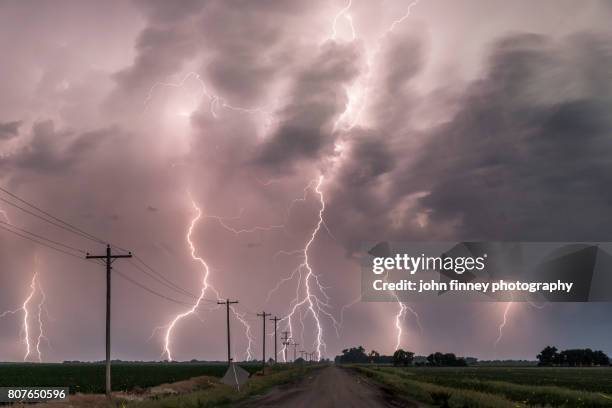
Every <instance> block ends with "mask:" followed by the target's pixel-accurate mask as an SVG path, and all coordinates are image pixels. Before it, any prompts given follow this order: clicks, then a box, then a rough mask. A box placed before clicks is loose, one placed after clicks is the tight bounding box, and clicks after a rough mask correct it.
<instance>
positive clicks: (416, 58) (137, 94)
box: [0, 0, 612, 361]
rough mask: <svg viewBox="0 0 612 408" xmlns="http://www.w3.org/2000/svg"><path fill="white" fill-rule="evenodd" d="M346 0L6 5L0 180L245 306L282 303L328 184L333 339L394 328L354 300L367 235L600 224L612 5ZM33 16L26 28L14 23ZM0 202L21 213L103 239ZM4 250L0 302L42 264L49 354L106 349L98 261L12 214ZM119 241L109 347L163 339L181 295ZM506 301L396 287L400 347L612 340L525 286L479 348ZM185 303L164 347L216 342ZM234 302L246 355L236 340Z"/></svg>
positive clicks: (604, 226) (325, 275)
mask: <svg viewBox="0 0 612 408" xmlns="http://www.w3.org/2000/svg"><path fill="white" fill-rule="evenodd" d="M485 3H486V7H484V6H485ZM345 6H346V3H345V2H327V1H313V2H303V1H277V0H264V1H258V2H244V1H238V0H224V1H221V0H210V1H182V2H168V1H134V2H127V1H114V2H110V3H108V4H106V3H105V4H104V5H103V6H102V5H100V4H98V3H97V2H87V1H85V2H82V1H79V2H76V1H68V0H65V1H60V2H53V3H50V2H49V3H40V2H37V3H34V2H28V1H19V2H18V1H8V2H4V3H3V4H2V5H1V6H0V34H1V35H0V45H1V46H2V49H3V55H4V56H5V58H4V63H3V64H2V66H1V67H0V75H2V77H3V78H4V79H5V81H3V93H4V94H3V95H4V97H3V100H2V101H0V118H3V120H2V121H0V183H1V184H2V186H3V187H6V188H8V189H10V190H11V191H14V192H15V193H17V194H19V195H20V196H22V197H24V198H25V199H27V200H30V201H32V202H34V203H37V204H38V205H40V206H41V208H45V209H46V210H48V211H50V212H51V213H52V214H54V215H57V216H58V217H61V218H62V219H66V220H67V221H69V222H70V223H74V224H75V225H78V226H79V227H80V228H83V229H84V230H86V231H91V232H92V233H93V234H95V235H96V236H97V237H101V238H102V240H103V241H106V240H109V241H111V242H113V243H116V244H117V245H119V246H121V247H124V248H128V249H130V250H132V251H133V252H134V253H135V254H138V256H139V257H140V258H142V259H143V260H145V262H146V263H147V265H150V266H153V268H154V269H155V270H156V271H159V272H161V273H163V276H164V277H166V278H167V279H170V280H171V281H172V282H175V283H176V284H178V285H180V286H181V287H183V288H188V289H189V291H191V292H198V291H199V288H200V285H201V284H202V277H203V273H204V269H202V264H201V263H200V262H199V261H198V260H197V259H195V260H194V258H193V256H196V257H200V258H202V259H205V260H206V262H207V265H209V266H210V275H209V283H210V284H211V285H212V286H214V287H215V288H216V290H217V291H218V293H219V295H220V296H222V297H232V298H237V299H239V300H240V304H239V305H238V306H239V307H238V306H237V308H238V310H240V312H243V313H245V316H246V319H247V320H249V321H250V322H251V323H252V324H256V322H257V321H258V320H255V318H254V317H253V316H252V315H253V312H256V311H260V310H261V309H262V308H266V311H267V312H269V311H271V312H273V313H275V314H278V315H279V316H283V315H286V314H287V313H288V312H289V311H290V305H292V304H294V303H295V302H294V303H292V301H293V299H294V296H295V294H296V290H298V289H296V285H297V282H298V279H302V277H301V276H300V278H297V276H298V275H299V274H296V273H295V272H294V271H296V268H297V267H299V265H300V263H301V262H302V253H301V252H300V250H303V248H304V247H305V245H307V243H308V242H310V241H309V240H310V239H311V237H312V235H311V234H312V232H313V231H314V230H315V228H316V227H317V225H318V214H319V211H320V210H321V209H322V207H321V198H322V199H323V201H324V204H325V210H324V212H323V219H324V224H321V228H320V230H319V232H318V234H317V235H316V237H315V239H314V240H313V241H312V243H311V245H310V246H309V261H310V262H311V267H312V269H313V271H315V273H317V275H318V278H319V279H320V282H321V283H322V285H323V286H325V287H327V288H329V289H328V294H329V295H330V300H329V304H330V309H329V311H330V313H331V314H332V315H333V316H335V317H336V318H337V319H338V320H342V323H343V324H342V327H341V328H338V335H336V330H335V329H336V328H335V327H334V324H333V322H332V321H331V320H330V319H328V318H327V317H325V318H323V319H322V321H323V327H324V338H325V340H326V343H327V349H326V350H324V355H325V356H328V357H333V355H334V354H335V353H337V352H339V351H340V350H341V349H343V348H345V347H347V346H353V345H359V344H362V345H364V346H365V347H367V348H368V349H371V348H375V349H376V350H379V351H381V352H384V353H387V352H391V351H393V350H392V349H393V347H394V346H395V341H396V331H395V315H396V313H397V309H398V305H397V304H395V303H359V302H354V301H355V299H358V298H359V291H360V281H359V265H358V263H357V262H356V261H355V258H354V256H355V255H356V253H357V251H358V250H359V249H360V248H361V247H362V244H363V243H364V242H371V241H381V240H386V241H410V240H424V241H435V240H477V239H478V240H520V241H530V240H540V241H547V240H549V241H553V240H555V241H556V240H569V241H577V240H587V241H597V240H609V239H610V238H611V237H610V231H611V230H612V229H611V227H612V224H611V223H612V221H610V220H609V218H610V217H609V216H608V215H609V213H610V210H611V206H612V193H610V188H609V186H610V181H612V180H610V178H611V177H612V176H611V174H612V171H611V170H612V168H611V167H612V142H611V140H612V139H610V136H611V133H612V132H611V131H612V117H611V114H610V109H609V107H610V106H611V102H612V81H611V79H612V68H611V67H612V39H611V37H610V35H611V32H610V30H609V18H610V16H611V13H612V9H610V8H609V7H608V6H607V5H606V3H605V2H599V1H597V0H593V1H586V2H581V3H580V4H577V3H576V2H572V1H565V0H559V1H546V0H543V1H541V2H538V4H534V3H533V2H528V1H520V2H512V3H508V2H502V1H495V2H486V1H484V0H463V1H459V2H451V3H449V2H442V1H436V0H431V1H428V2H420V3H419V4H418V5H417V6H415V7H413V8H412V11H411V14H410V16H406V6H407V4H405V2H402V1H396V2H385V3H384V4H383V3H381V4H380V5H373V4H371V3H370V2H366V1H357V0H354V1H353V2H352V6H351V7H352V8H351V11H350V19H349V18H347V16H346V15H342V14H339V13H340V11H341V10H342V9H343V8H344V7H345ZM402 17H406V18H403V19H402ZM26 18H27V19H28V21H31V24H28V27H31V29H30V28H28V30H25V29H24V26H23V25H22V24H17V23H16V22H18V21H24V19H26ZM560 22H561V23H560ZM394 23H395V24H394ZM32 30H33V31H32ZM15 119H18V120H15ZM318 181H320V185H319V184H318ZM317 185H319V187H320V189H319V190H318V192H317V190H316V186H317ZM319 194H321V195H319ZM0 204H1V205H0V209H2V210H4V211H5V212H6V213H7V216H8V217H9V218H10V220H11V221H12V222H14V223H15V225H19V226H21V227H23V228H28V229H30V230H32V231H36V232H37V233H39V234H43V235H45V236H49V237H53V238H54V239H56V240H58V241H61V242H65V243H67V244H69V245H71V246H75V247H77V248H78V249H80V250H83V251H89V252H92V253H93V252H98V251H100V250H103V247H102V246H101V245H100V243H99V242H96V241H91V240H87V239H83V237H80V236H75V235H74V234H70V233H68V232H67V231H65V230H57V228H54V227H53V226H49V225H46V224H45V223H43V222H41V221H40V220H37V219H30V218H29V216H28V214H26V213H24V212H23V211H21V210H20V209H19V208H16V207H15V206H11V205H9V204H6V203H4V202H3V203H0ZM198 214H200V216H199V217H198ZM190 227H191V229H190ZM188 231H191V235H190V239H191V243H192V244H193V245H194V247H193V250H192V248H191V247H190V242H188V240H187V233H188ZM0 254H1V255H2V257H1V258H0V268H2V272H1V273H0V278H1V279H2V281H1V283H2V284H1V285H0V310H5V309H12V308H14V307H15V305H20V304H21V303H22V300H23V295H24V294H25V293H26V292H27V290H28V287H29V286H28V285H29V279H30V277H31V276H32V273H33V270H34V268H35V267H37V268H38V269H37V270H38V271H39V274H40V279H41V282H42V284H43V285H44V286H45V290H46V294H47V299H48V308H49V313H50V315H51V316H53V319H52V320H49V321H48V322H47V328H48V332H47V337H48V338H49V339H50V342H51V344H52V345H53V348H50V347H49V348H47V347H46V346H45V347H44V350H43V351H44V356H45V357H44V359H45V360H48V361H58V360H64V359H66V360H75V359H83V360H96V359H100V358H101V357H102V353H101V351H102V350H103V341H104V336H103V330H104V327H103V324H102V323H101V322H103V320H102V319H103V312H104V309H103V302H104V298H103V286H104V285H103V283H104V276H103V271H102V270H101V268H100V267H99V266H98V265H95V264H91V263H86V262H81V261H80V260H78V259H73V258H67V259H65V258H64V257H62V255H61V254H57V253H55V252H53V251H50V250H48V249H46V248H45V247H38V246H35V245H33V244H32V243H31V242H22V241H20V240H19V239H18V238H16V237H14V236H12V235H10V234H8V233H3V234H2V235H1V236H0ZM35 256H36V258H35ZM35 259H39V260H44V262H40V263H39V264H37V265H39V266H35V263H34V260H35ZM135 262H136V265H137V266H139V267H140V269H139V268H138V267H137V266H134V265H133V264H131V263H129V262H127V261H126V262H118V263H117V264H116V265H115V266H116V268H117V271H118V272H120V273H121V274H119V273H118V274H117V275H115V277H114V281H113V285H114V292H113V293H114V295H113V296H114V304H113V307H114V308H116V310H121V311H122V312H121V313H115V314H114V316H113V327H114V332H113V336H114V337H113V347H114V350H113V356H114V357H116V358H122V359H145V360H152V359H158V358H164V357H163V356H162V357H160V354H161V353H162V351H163V344H162V343H163V336H160V332H159V329H158V330H157V331H155V330H154V329H155V328H159V327H163V326H164V325H166V324H167V323H168V321H169V320H170V319H171V318H172V317H173V316H175V315H176V314H177V313H180V312H183V311H185V305H186V304H191V303H192V302H193V301H194V299H193V298H192V297H190V296H189V294H185V293H184V292H183V293H181V292H180V291H179V292H177V291H173V290H172V288H168V287H167V286H164V285H161V284H160V283H159V281H155V280H152V279H151V277H150V276H149V275H147V274H145V273H143V272H142V269H143V268H144V266H143V265H141V264H139V263H138V262H137V261H135ZM144 269H145V270H148V269H146V268H144ZM149 272H150V271H149ZM122 275H123V276H127V277H128V278H129V279H131V281H130V280H126V279H124V278H123V277H122ZM134 282H136V283H137V284H134ZM138 284H140V286H138ZM142 286H146V287H147V288H149V289H153V290H154V291H155V292H157V293H162V294H163V295H164V296H162V297H160V296H156V295H155V293H152V292H151V291H147V290H144V289H143V288H142ZM275 287H278V290H276V291H273V290H272V289H274V288H275ZM189 291H188V292H189ZM214 296H216V295H215V294H214V293H212V292H210V293H208V294H207V299H208V298H210V299H208V300H211V299H212V298H213V297H214ZM214 300H215V299H212V301H214ZM345 305H351V306H350V307H343V306H345ZM501 306H502V305H496V304H487V305H483V304H478V305H472V304H465V305H458V306H456V305H455V306H453V307H452V308H451V307H449V306H448V305H444V304H417V305H414V308H415V310H417V311H418V313H419V315H420V317H421V319H420V322H421V325H422V330H421V329H419V327H418V324H417V322H416V320H415V319H414V318H413V317H411V316H408V317H407V318H406V319H405V321H403V322H402V325H403V327H404V329H405V330H404V336H403V337H402V338H401V343H402V346H403V347H404V348H407V349H410V350H413V351H415V352H417V353H418V354H425V353H429V352H432V351H437V350H441V351H453V352H456V353H458V354H462V355H474V356H477V357H481V358H534V357H535V355H536V354H537V352H538V351H539V350H540V349H541V347H542V346H543V345H545V344H547V343H549V342H551V341H558V339H559V338H560V335H561V334H563V336H562V337H563V339H564V340H563V341H564V342H565V343H564V344H561V343H557V345H558V346H559V347H561V348H564V347H566V348H570V347H587V346H588V347H592V348H594V349H604V350H606V347H608V350H606V351H608V352H610V351H612V350H609V345H608V344H607V343H605V342H606V341H607V339H608V338H609V335H610V333H612V326H610V321H609V319H608V318H606V319H604V316H607V315H609V312H610V307H609V305H605V304H599V305H592V304H583V305H580V304H568V305H561V304H559V305H553V306H550V307H547V308H546V309H543V310H532V309H528V308H526V307H525V308H523V307H517V308H516V309H517V310H516V312H515V313H516V319H514V318H513V319H511V320H510V321H509V323H508V337H507V338H508V341H507V342H504V343H503V344H500V347H499V348H498V349H496V350H495V349H493V347H492V343H493V340H494V339H495V338H496V336H497V323H498V319H499V316H500V312H501V311H502V309H500V307H501ZM198 313H199V317H200V318H189V319H185V320H184V321H182V322H181V323H180V325H178V327H177V329H176V332H175V333H174V335H173V336H174V337H173V339H174V344H173V348H174V357H175V358H177V359H179V360H189V359H191V358H199V359H221V358H224V355H225V354H224V353H225V349H224V348H225V344H224V343H223V342H222V341H220V340H219V338H218V336H216V335H212V334H211V333H217V332H219V330H221V328H223V327H224V324H225V320H224V315H223V313H219V312H218V311H216V310H210V309H209V305H208V304H205V305H202V306H201V307H200V308H199V309H198ZM457 313H461V314H462V316H463V317H462V318H461V319H457ZM303 315H304V323H305V329H304V331H303V332H302V331H301V329H300V330H299V332H296V336H299V337H300V340H302V341H301V343H303V344H306V345H307V346H305V347H310V348H311V349H312V348H313V347H314V343H315V341H316V332H315V331H314V328H313V326H312V320H311V317H310V316H309V314H308V313H304V314H303ZM84 322H85V323H84ZM19 324H20V321H19V319H11V318H8V319H6V318H4V319H1V320H0V329H1V330H0V360H20V359H21V358H22V357H23V350H22V343H20V342H19V333H20V327H19ZM232 324H234V325H235V326H233V327H232V330H233V332H234V333H236V336H235V337H234V340H235V343H234V349H235V350H234V353H235V354H236V358H239V359H242V358H245V357H246V354H247V346H248V342H247V340H246V337H245V335H244V328H243V326H242V325H240V323H239V322H233V323H232ZM254 327H258V326H254ZM526 331H529V332H530V333H531V335H530V338H529V339H525V338H524V336H522V335H521V333H524V332H526ZM152 332H153V336H151V335H152ZM474 332H478V333H480V336H479V337H478V338H476V339H475V338H474V336H473V333H474ZM449 333H450V334H449ZM451 334H452V335H451ZM148 339H150V340H148ZM518 340H520V341H518ZM258 341H259V339H258V338H255V343H254V344H252V350H259V347H258V346H257V342H258Z"/></svg>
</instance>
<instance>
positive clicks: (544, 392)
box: [380, 368, 612, 408]
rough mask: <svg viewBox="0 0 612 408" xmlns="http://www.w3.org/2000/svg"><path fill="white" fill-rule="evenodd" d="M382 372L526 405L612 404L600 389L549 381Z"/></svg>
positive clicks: (599, 407)
mask: <svg viewBox="0 0 612 408" xmlns="http://www.w3.org/2000/svg"><path fill="white" fill-rule="evenodd" d="M380 370H381V371H383V372H386V373H389V374H395V375H397V376H399V377H402V378H406V379H410V380H417V381H419V382H426V383H430V384H437V385H442V386H445V387H450V388H453V389H460V390H465V389H468V390H473V391H478V392H484V393H490V394H495V395H501V396H503V397H505V398H507V399H510V400H512V401H515V402H518V403H522V404H524V405H526V406H529V407H532V406H551V407H577V408H578V407H585V408H586V407H588V408H604V407H610V406H612V400H610V399H609V398H607V397H605V396H604V395H603V394H601V393H597V392H588V391H577V390H572V389H567V388H561V387H558V386H553V385H523V384H514V383H510V382H506V381H499V380H478V379H473V378H462V377H461V376H453V377H450V376H449V377H433V376H432V377H427V378H425V379H423V378H419V377H416V378H415V375H414V373H411V372H405V371H403V370H402V369H398V368H381V369H380Z"/></svg>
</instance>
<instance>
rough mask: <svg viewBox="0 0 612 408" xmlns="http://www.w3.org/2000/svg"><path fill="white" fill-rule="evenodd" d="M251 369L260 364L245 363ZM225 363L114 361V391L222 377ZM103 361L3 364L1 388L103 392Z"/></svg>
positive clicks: (225, 367)
mask: <svg viewBox="0 0 612 408" xmlns="http://www.w3.org/2000/svg"><path fill="white" fill-rule="evenodd" d="M242 367H243V368H244V369H246V370H247V371H249V372H251V373H252V372H255V371H257V370H258V369H260V368H261V365H259V366H257V365H253V364H245V365H243V366H242ZM226 369H227V366H226V365H225V364H206V363H136V364H134V363H115V364H113V367H112V380H113V381H112V384H113V390H114V391H129V390H132V389H133V388H134V387H141V388H145V387H151V386H154V385H159V384H163V383H170V382H175V381H182V380H186V379H188V378H191V377H196V376H201V375H209V376H212V377H221V376H223V374H224V373H225V370H226ZM104 373H105V366H104V364H93V363H70V364H25V363H24V364H0V387H11V386H15V387H34V386H44V387H53V386H55V387H70V392H71V393H75V392H82V393H103V392H104Z"/></svg>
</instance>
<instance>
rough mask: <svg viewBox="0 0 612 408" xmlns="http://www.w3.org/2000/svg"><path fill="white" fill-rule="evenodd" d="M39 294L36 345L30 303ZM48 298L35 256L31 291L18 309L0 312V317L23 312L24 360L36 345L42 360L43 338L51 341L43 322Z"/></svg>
mask: <svg viewBox="0 0 612 408" xmlns="http://www.w3.org/2000/svg"><path fill="white" fill-rule="evenodd" d="M37 294H38V304H37V305H36V307H37V310H38V314H37V323H38V337H37V338H36V343H35V345H34V341H33V340H32V339H31V338H30V336H31V334H32V328H31V327H30V318H31V315H32V314H33V312H31V311H30V306H31V305H30V303H31V302H32V301H33V300H34V299H35V297H36V296H37ZM46 299H47V297H46V295H45V292H44V290H43V288H42V285H41V283H40V278H39V275H38V259H37V258H35V269H34V275H32V281H31V282H30V292H29V294H28V295H27V296H26V298H25V299H24V301H23V304H22V305H21V307H20V308H18V309H15V310H7V311H5V312H2V313H0V318H2V317H5V316H8V315H14V314H17V313H23V319H22V323H21V330H20V333H21V334H23V339H22V340H23V343H24V345H25V354H24V356H23V361H26V360H27V359H28V357H30V355H31V354H32V349H33V348H34V347H35V348H36V353H37V355H38V361H39V362H42V350H41V342H42V340H43V339H44V340H46V341H47V342H48V341H49V339H48V338H47V337H46V335H45V328H44V322H43V311H46V309H45V302H46Z"/></svg>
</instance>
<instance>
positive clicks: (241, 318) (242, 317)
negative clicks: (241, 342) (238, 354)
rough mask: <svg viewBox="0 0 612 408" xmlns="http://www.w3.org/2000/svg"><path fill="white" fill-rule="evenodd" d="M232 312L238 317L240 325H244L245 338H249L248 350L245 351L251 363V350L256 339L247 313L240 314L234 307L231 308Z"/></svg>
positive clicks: (247, 359)
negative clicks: (247, 318)
mask: <svg viewBox="0 0 612 408" xmlns="http://www.w3.org/2000/svg"><path fill="white" fill-rule="evenodd" d="M230 309H231V311H232V312H233V313H234V316H236V319H238V321H239V322H240V323H242V325H243V326H244V328H245V336H246V338H247V341H248V343H247V348H246V351H245V358H246V361H251V360H252V359H253V350H252V349H251V348H252V346H253V343H254V341H255V340H254V339H253V335H252V333H251V325H250V324H249V322H248V321H247V320H246V313H238V312H237V311H236V310H235V309H234V308H233V307H230Z"/></svg>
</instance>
